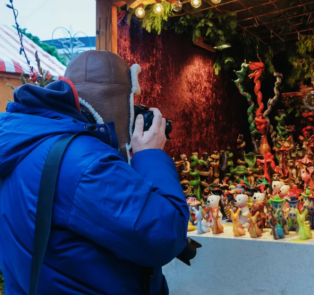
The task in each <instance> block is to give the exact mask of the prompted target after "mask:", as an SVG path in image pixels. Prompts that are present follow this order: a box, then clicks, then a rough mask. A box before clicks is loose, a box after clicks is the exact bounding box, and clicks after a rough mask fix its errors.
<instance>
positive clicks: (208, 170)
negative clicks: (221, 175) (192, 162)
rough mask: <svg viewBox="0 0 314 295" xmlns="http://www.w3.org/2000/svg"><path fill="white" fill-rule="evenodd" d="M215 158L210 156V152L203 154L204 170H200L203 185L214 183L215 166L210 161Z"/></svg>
mask: <svg viewBox="0 0 314 295" xmlns="http://www.w3.org/2000/svg"><path fill="white" fill-rule="evenodd" d="M212 161H213V160H212V159H211V158H210V157H209V155H208V153H203V155H202V170H201V171H200V178H201V186H202V187H205V188H206V187H208V186H209V184H210V183H212V179H213V174H214V172H213V167H212V166H211V165H210V162H212Z"/></svg>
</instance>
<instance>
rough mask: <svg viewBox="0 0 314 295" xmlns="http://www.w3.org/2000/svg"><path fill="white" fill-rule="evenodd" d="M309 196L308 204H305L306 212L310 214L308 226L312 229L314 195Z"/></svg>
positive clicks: (313, 226)
mask: <svg viewBox="0 0 314 295" xmlns="http://www.w3.org/2000/svg"><path fill="white" fill-rule="evenodd" d="M308 198H309V202H308V205H307V207H306V208H307V210H308V213H309V215H310V219H309V221H310V227H311V229H314V197H313V196H312V195H311V196H309V197H308Z"/></svg>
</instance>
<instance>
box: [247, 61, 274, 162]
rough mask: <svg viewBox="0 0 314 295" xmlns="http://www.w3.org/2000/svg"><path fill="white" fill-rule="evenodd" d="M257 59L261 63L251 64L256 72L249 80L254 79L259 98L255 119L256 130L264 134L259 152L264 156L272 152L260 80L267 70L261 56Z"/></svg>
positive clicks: (251, 67) (255, 90)
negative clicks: (264, 114) (268, 140)
mask: <svg viewBox="0 0 314 295" xmlns="http://www.w3.org/2000/svg"><path fill="white" fill-rule="evenodd" d="M257 57H258V59H259V62H250V63H249V67H250V69H251V70H253V71H255V72H254V73H252V74H250V75H249V78H250V79H252V78H254V83H255V87H254V92H255V94H256V96H257V103H258V109H257V111H256V117H255V124H256V129H257V130H258V131H259V132H260V133H261V134H262V140H261V145H260V148H259V152H260V154H261V155H262V156H263V155H264V154H265V153H267V152H270V151H271V149H270V146H269V145H268V142H267V129H268V128H267V127H268V122H267V120H265V119H264V117H263V111H264V104H263V95H262V92H261V91H260V89H261V82H260V80H259V78H260V77H261V75H262V73H263V71H264V70H265V65H264V63H263V62H262V60H261V58H260V57H259V55H257Z"/></svg>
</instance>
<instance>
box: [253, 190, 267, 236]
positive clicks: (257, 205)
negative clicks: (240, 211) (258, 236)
mask: <svg viewBox="0 0 314 295" xmlns="http://www.w3.org/2000/svg"><path fill="white" fill-rule="evenodd" d="M264 199H265V194H264V193H254V195H253V204H252V206H251V214H252V215H253V216H255V215H256V213H257V212H258V213H259V214H258V215H257V217H256V218H257V226H258V227H259V228H260V229H261V230H263V229H264V227H265V222H266V214H265V201H264Z"/></svg>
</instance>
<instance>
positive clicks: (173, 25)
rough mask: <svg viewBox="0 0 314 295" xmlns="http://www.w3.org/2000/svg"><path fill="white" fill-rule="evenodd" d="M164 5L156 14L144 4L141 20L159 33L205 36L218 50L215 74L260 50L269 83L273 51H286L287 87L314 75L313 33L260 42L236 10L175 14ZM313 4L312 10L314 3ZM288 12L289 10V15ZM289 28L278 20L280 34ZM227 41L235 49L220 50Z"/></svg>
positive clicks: (194, 39) (131, 11)
mask: <svg viewBox="0 0 314 295" xmlns="http://www.w3.org/2000/svg"><path fill="white" fill-rule="evenodd" d="M161 4H162V5H163V7H164V11H163V13H162V14H161V15H160V16H159V15H156V14H155V13H154V11H153V6H154V5H147V6H145V13H146V14H145V17H144V18H143V19H140V20H139V22H140V24H141V26H142V28H144V29H145V30H146V31H148V32H150V33H157V34H160V33H161V32H162V31H164V30H172V31H174V32H175V33H177V34H188V35H190V37H191V38H192V40H193V41H196V40H197V39H198V38H200V37H202V38H205V39H206V40H208V41H209V43H210V44H211V45H212V46H215V47H216V48H217V49H218V50H217V52H216V54H215V56H214V65H213V67H214V69H215V74H218V73H219V72H220V70H229V69H235V68H237V67H240V66H241V64H242V61H243V60H244V59H246V60H248V61H255V60H256V54H257V53H258V54H259V55H260V56H261V58H262V60H263V62H264V64H265V68H266V71H265V72H266V75H264V76H263V79H265V78H266V77H267V79H268V80H269V82H270V81H271V80H272V74H273V72H274V70H273V66H272V58H273V52H287V56H286V57H285V58H286V60H285V62H284V63H285V64H286V65H287V67H288V66H290V68H287V69H286V71H285V76H286V77H288V78H287V79H285V80H284V81H283V83H284V84H285V85H284V86H285V87H286V88H287V90H288V89H290V88H291V89H292V88H297V87H298V84H299V83H300V82H301V81H302V80H303V79H306V78H310V77H311V74H312V70H313V69H314V68H313V66H314V57H313V58H312V51H313V48H314V37H313V36H309V37H303V36H300V38H299V40H298V41H297V42H295V41H288V42H285V43H284V44H283V43H280V42H275V43H271V46H268V45H265V44H263V43H261V42H260V41H259V40H258V38H256V37H255V36H253V35H246V33H245V31H243V30H242V29H241V28H240V27H239V26H238V25H237V19H236V14H235V13H221V12H219V11H217V10H216V9H209V10H207V11H204V12H199V13H197V14H189V13H188V14H185V15H182V16H178V17H176V16H175V13H174V12H173V11H172V7H171V4H170V3H168V2H166V1H163V2H162V3H161ZM310 6H311V7H310ZM310 6H309V7H310V8H311V9H312V5H310ZM134 12H135V9H134V10H132V9H129V20H130V19H131V18H132V16H133V15H134ZM289 13H290V12H287V16H289ZM134 17H135V16H134ZM307 19H308V16H307V15H305V16H304V23H306V22H307ZM302 20H303V19H302ZM290 30H291V29H290V28H289V26H282V24H281V23H280V22H278V24H277V28H276V31H277V32H278V33H279V34H281V33H287V32H290ZM225 43H230V44H231V46H232V48H227V49H224V50H219V49H220V46H221V45H222V44H225ZM257 46H258V50H256V48H257ZM270 74H271V75H270Z"/></svg>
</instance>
